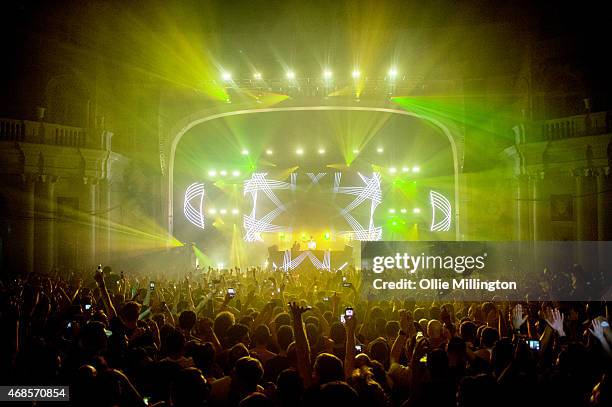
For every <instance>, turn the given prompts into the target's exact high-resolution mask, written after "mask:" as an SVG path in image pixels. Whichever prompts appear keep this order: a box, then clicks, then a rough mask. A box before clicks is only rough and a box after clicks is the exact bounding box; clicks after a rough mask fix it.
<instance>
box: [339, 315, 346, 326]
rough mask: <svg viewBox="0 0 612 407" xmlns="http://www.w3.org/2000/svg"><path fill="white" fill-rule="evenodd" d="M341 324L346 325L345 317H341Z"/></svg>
mask: <svg viewBox="0 0 612 407" xmlns="http://www.w3.org/2000/svg"><path fill="white" fill-rule="evenodd" d="M340 322H342V323H343V324H346V318H345V317H344V315H340Z"/></svg>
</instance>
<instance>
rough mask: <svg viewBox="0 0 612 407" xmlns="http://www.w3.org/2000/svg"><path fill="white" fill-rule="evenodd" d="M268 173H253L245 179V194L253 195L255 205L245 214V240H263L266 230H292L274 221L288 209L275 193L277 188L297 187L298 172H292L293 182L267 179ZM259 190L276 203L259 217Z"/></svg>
mask: <svg viewBox="0 0 612 407" xmlns="http://www.w3.org/2000/svg"><path fill="white" fill-rule="evenodd" d="M267 175H268V174H267V173H263V172H256V173H253V174H252V175H251V178H250V179H248V180H245V181H244V189H243V194H244V195H247V194H250V195H251V200H252V202H253V206H252V207H251V213H250V214H248V215H244V217H243V227H244V240H245V241H247V242H255V241H263V238H262V237H261V234H262V233H264V232H291V228H290V227H286V226H279V225H274V224H273V223H272V222H273V221H274V219H276V218H277V217H278V216H279V215H280V214H281V213H283V212H284V211H286V210H287V208H286V206H285V204H283V203H282V202H281V200H280V199H278V197H277V196H276V194H275V193H274V190H275V189H295V182H296V177H297V174H295V173H292V174H291V182H290V183H288V182H283V181H276V180H270V179H267V178H266V176H267ZM259 192H262V193H263V194H264V195H265V196H266V197H267V198H268V199H269V200H270V201H271V202H272V203H273V204H274V205H275V208H274V209H273V210H271V211H270V212H268V213H267V214H265V215H264V216H262V217H260V218H257V200H258V197H259Z"/></svg>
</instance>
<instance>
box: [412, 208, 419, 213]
mask: <svg viewBox="0 0 612 407" xmlns="http://www.w3.org/2000/svg"><path fill="white" fill-rule="evenodd" d="M412 213H421V208H414V209H413V210H412Z"/></svg>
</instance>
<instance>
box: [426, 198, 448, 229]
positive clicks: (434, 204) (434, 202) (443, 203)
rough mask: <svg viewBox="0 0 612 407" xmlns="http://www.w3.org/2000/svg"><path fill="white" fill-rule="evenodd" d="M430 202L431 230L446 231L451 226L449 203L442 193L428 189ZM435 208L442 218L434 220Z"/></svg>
mask: <svg viewBox="0 0 612 407" xmlns="http://www.w3.org/2000/svg"><path fill="white" fill-rule="evenodd" d="M429 200H430V202H431V228H430V230H431V231H432V232H448V231H449V230H450V227H451V213H452V210H451V203H450V201H449V200H448V199H446V197H445V196H444V195H442V194H441V193H439V192H436V191H429ZM436 209H437V210H438V211H440V212H441V213H442V216H443V217H442V219H441V220H440V221H438V222H436Z"/></svg>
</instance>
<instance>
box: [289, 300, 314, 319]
mask: <svg viewBox="0 0 612 407" xmlns="http://www.w3.org/2000/svg"><path fill="white" fill-rule="evenodd" d="M309 309H310V307H300V305H299V304H298V303H297V302H290V303H289V310H290V311H291V315H292V316H293V318H294V319H295V320H297V319H299V318H302V314H303V313H304V312H306V311H308V310H309Z"/></svg>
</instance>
